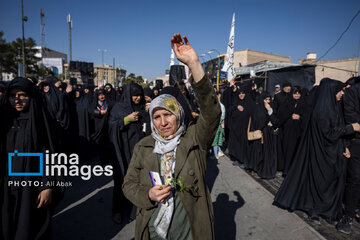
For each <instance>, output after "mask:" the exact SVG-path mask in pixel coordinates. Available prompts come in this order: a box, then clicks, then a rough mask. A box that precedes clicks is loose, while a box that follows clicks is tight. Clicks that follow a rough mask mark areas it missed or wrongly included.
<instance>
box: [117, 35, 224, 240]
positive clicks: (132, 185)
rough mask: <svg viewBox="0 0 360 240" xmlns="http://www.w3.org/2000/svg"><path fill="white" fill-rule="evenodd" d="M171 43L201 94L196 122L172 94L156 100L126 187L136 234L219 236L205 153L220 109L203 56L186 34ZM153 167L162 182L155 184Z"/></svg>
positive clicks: (153, 236) (137, 236)
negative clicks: (148, 130)
mask: <svg viewBox="0 0 360 240" xmlns="http://www.w3.org/2000/svg"><path fill="white" fill-rule="evenodd" d="M171 46H172V48H173V50H174V52H175V54H176V56H177V58H178V60H179V61H181V62H183V63H184V64H186V65H187V66H189V68H190V70H191V72H192V77H191V78H190V83H191V85H192V87H193V89H194V91H195V93H196V95H197V97H198V99H199V106H200V117H199V119H198V121H197V123H196V124H193V125H190V126H188V127H186V126H185V124H184V121H183V120H184V112H183V110H182V107H181V105H180V104H179V103H178V102H177V100H176V99H175V98H174V97H172V96H171V95H166V94H165V95H161V96H159V97H158V98H155V99H154V100H153V102H152V103H151V106H150V109H149V114H150V117H151V127H152V134H151V136H148V137H145V138H143V139H142V140H141V141H140V142H139V143H138V144H137V145H136V146H135V149H134V154H133V156H132V158H131V162H130V166H129V168H128V170H127V173H126V176H125V180H124V184H123V192H124V194H125V196H126V197H127V198H128V199H129V200H130V201H131V202H132V203H133V204H135V205H136V206H137V214H136V226H135V239H214V214H213V208H212V201H211V197H210V192H209V190H208V188H207V186H206V183H205V170H206V154H207V151H208V149H209V148H210V147H211V144H212V141H213V138H214V136H215V133H216V130H217V127H218V123H219V120H220V115H221V110H220V105H219V102H218V99H217V97H216V95H215V92H214V90H213V88H212V86H211V84H210V82H209V80H208V79H207V77H206V75H205V73H204V70H203V68H202V66H201V64H200V61H199V59H198V56H197V54H196V52H195V51H194V49H193V48H192V47H191V45H190V44H189V41H188V40H187V38H186V37H185V36H184V42H183V40H182V38H181V36H180V34H175V35H174V36H173V38H172V39H171ZM149 171H152V172H157V173H159V175H160V176H161V178H162V180H163V183H162V184H160V185H155V186H153V185H152V182H151V180H150V176H149Z"/></svg>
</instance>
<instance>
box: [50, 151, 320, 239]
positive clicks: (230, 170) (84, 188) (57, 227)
mask: <svg viewBox="0 0 360 240" xmlns="http://www.w3.org/2000/svg"><path fill="white" fill-rule="evenodd" d="M85 164H98V163H97V162H96V160H91V161H89V162H87V163H85ZM67 180H68V181H71V182H72V187H68V188H67V189H66V194H65V196H64V199H63V200H62V201H61V203H60V204H59V206H58V207H57V208H56V211H55V215H54V217H53V229H52V231H53V239H54V240H60V239H61V240H63V239H77V240H78V239H80V240H81V239H89V240H95V239H96V240H98V239H104V240H106V239H116V240H120V239H127V240H129V239H132V238H133V237H134V231H135V221H130V220H129V219H124V221H123V223H122V224H121V225H118V224H116V223H114V222H113V221H112V218H111V202H112V188H113V182H112V179H111V177H104V176H101V177H94V178H91V179H90V180H88V181H84V180H82V179H80V178H78V177H73V178H69V179H67ZM206 180H207V183H208V186H209V189H210V191H211V195H212V200H213V207H214V216H215V235H216V239H227V240H228V239H307V240H308V239H325V238H323V237H322V236H321V235H320V234H319V233H318V232H317V231H316V230H314V228H312V227H311V226H310V225H308V224H307V223H305V222H304V221H303V220H302V219H301V218H300V217H298V216H297V215H296V214H294V213H289V212H287V211H284V210H282V209H279V208H277V207H275V206H273V205H272V201H273V195H272V194H271V193H270V192H269V191H267V190H266V189H265V188H264V187H263V186H261V185H260V184H259V183H258V182H257V181H255V180H254V179H253V178H252V177H251V176H249V175H248V174H247V173H246V172H245V171H244V170H242V169H240V168H239V167H234V166H232V164H231V161H230V160H229V159H228V158H227V157H226V156H224V157H222V158H220V159H219V160H216V159H215V158H208V165H207V179H206Z"/></svg>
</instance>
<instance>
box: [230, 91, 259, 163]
mask: <svg viewBox="0 0 360 240" xmlns="http://www.w3.org/2000/svg"><path fill="white" fill-rule="evenodd" d="M236 94H237V98H234V99H233V101H232V102H231V107H229V108H228V110H227V111H228V114H227V116H228V124H229V140H228V149H229V154H230V159H231V160H232V161H238V162H240V163H247V162H249V161H248V158H249V149H248V139H247V128H248V124H249V117H250V114H251V111H252V105H253V103H252V99H251V97H250V96H248V95H247V94H246V93H245V90H244V88H241V89H239V90H237V92H236Z"/></svg>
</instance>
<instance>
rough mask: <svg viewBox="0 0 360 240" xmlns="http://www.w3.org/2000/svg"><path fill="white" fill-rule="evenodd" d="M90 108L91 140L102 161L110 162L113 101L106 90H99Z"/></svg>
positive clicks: (103, 163) (102, 162)
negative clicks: (110, 126) (109, 121)
mask: <svg viewBox="0 0 360 240" xmlns="http://www.w3.org/2000/svg"><path fill="white" fill-rule="evenodd" d="M91 102H92V103H91V107H90V108H89V114H90V118H91V120H92V124H91V140H92V141H93V143H94V145H95V147H96V150H97V151H98V152H99V154H100V163H101V164H102V165H105V164H107V163H108V160H109V157H110V153H111V147H109V145H110V144H109V135H108V119H109V115H110V111H111V108H112V102H109V101H108V100H107V99H106V96H105V91H104V90H102V89H101V90H97V91H96V92H95V95H94V99H93V100H92V101H91Z"/></svg>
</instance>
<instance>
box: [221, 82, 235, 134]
mask: <svg viewBox="0 0 360 240" xmlns="http://www.w3.org/2000/svg"><path fill="white" fill-rule="evenodd" d="M236 91H237V88H236V86H235V85H233V86H231V87H229V88H227V89H226V90H225V91H224V93H223V94H222V96H221V102H222V103H223V104H224V107H225V111H226V112H225V128H224V130H225V139H226V141H227V140H228V139H229V129H230V125H231V122H230V121H229V115H228V113H229V110H230V107H231V105H232V102H233V101H234V100H236V99H237V98H238V96H237V94H236Z"/></svg>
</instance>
